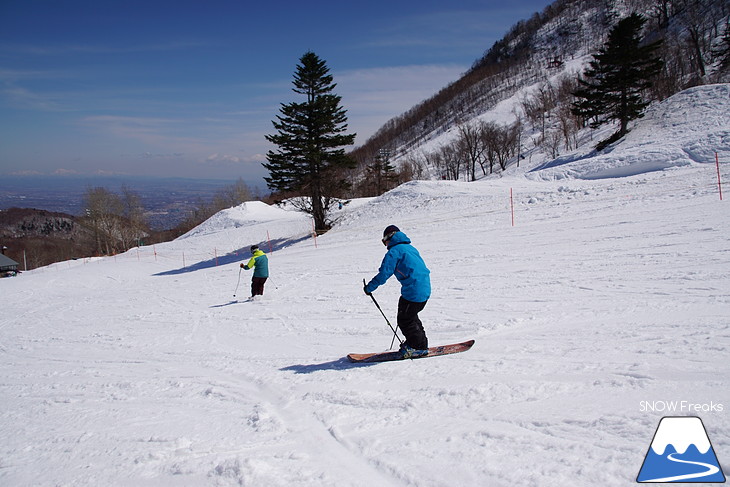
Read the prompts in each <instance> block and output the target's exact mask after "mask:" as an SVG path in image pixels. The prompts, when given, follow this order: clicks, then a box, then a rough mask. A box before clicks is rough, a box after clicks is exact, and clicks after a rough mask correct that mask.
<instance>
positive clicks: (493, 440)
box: [0, 164, 730, 487]
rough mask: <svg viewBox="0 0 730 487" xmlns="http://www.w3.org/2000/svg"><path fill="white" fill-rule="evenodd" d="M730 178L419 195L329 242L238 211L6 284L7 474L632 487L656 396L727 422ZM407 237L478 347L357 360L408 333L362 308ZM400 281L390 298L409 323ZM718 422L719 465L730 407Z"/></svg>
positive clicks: (371, 213) (334, 233)
mask: <svg viewBox="0 0 730 487" xmlns="http://www.w3.org/2000/svg"><path fill="white" fill-rule="evenodd" d="M715 177H716V174H715V170H714V167H710V165H706V164H704V165H703V164H690V165H687V166H684V167H680V168H674V169H667V170H664V171H656V172H652V173H647V174H639V175H635V176H631V177H626V178H619V179H607V180H566V179H562V180H558V181H535V180H529V179H527V178H524V177H521V176H513V177H504V178H501V179H491V180H484V181H482V182H478V183H455V182H413V183H408V184H405V185H403V186H401V187H400V188H397V189H396V190H394V191H391V192H390V193H388V194H386V195H384V196H383V197H380V198H375V199H369V200H363V201H356V202H353V203H352V205H351V206H348V207H346V208H345V210H344V211H343V212H342V214H341V216H342V220H341V222H340V224H339V225H338V226H336V227H335V228H334V229H333V230H331V231H330V232H328V233H327V234H325V235H323V236H321V237H319V238H318V239H317V243H316V247H315V244H314V242H313V240H312V239H310V238H304V236H306V232H307V228H311V227H310V225H311V224H310V222H309V220H307V219H306V218H302V217H301V216H300V215H298V214H296V213H289V214H288V215H287V214H281V213H276V212H273V213H272V212H270V213H271V214H272V215H273V217H272V216H271V215H270V214H267V215H266V218H262V219H261V222H260V223H256V218H255V211H256V208H253V207H252V208H250V209H249V210H245V209H242V208H238V209H232V210H230V211H228V213H227V214H226V215H224V216H225V218H223V217H220V221H222V222H224V223H220V225H229V226H226V227H225V228H221V229H220V231H216V226H215V225H214V224H213V223H211V224H209V225H207V226H206V227H205V228H204V229H202V230H204V231H202V230H201V231H200V232H197V233H196V234H193V235H188V236H185V237H184V238H181V239H178V240H176V241H174V242H169V243H167V244H160V245H157V246H156V249H154V251H155V253H153V249H150V248H142V249H140V250H139V253H137V250H133V251H130V252H128V253H127V254H123V255H120V256H117V257H116V258H103V259H92V260H87V261H74V262H68V263H61V264H58V265H55V266H50V267H48V268H44V269H39V270H36V271H32V272H28V273H23V274H22V275H21V276H20V277H18V278H12V279H3V280H0V295H2V296H3V298H4V299H3V303H4V306H5V309H4V314H3V316H2V317H0V398H1V399H0V405H1V406H2V407H0V437H2V438H3V442H2V445H0V484H2V485H8V486H25V485H33V486H55V485H89V486H91V485H107V486H187V485H196V486H197V485H211V486H240V485H244V486H262V485H266V486H297V485H301V486H338V487H342V486H367V485H384V486H423V487H432V486H433V487H435V486H451V485H460V486H482V485H490V486H496V487H502V486H504V487H507V486H510V487H512V486H516V485H519V486H540V487H542V486H564V485H571V486H589V485H590V486H592V485H601V486H625V485H630V484H633V482H634V479H635V477H636V474H637V472H638V470H639V468H640V466H641V463H642V460H643V457H644V454H645V452H646V449H647V446H648V445H649V443H650V441H651V435H652V433H653V432H654V430H655V428H656V425H657V423H658V421H659V419H660V418H661V416H662V415H663V414H662V412H659V411H657V412H646V411H641V410H640V406H639V404H640V401H645V400H646V401H663V400H688V401H691V402H693V403H701V404H706V403H710V402H714V403H720V404H723V405H724V406H725V407H726V408H727V407H730V393H729V392H728V391H730V384H729V383H728V380H729V379H728V378H730V365H729V362H728V360H727V357H728V352H729V350H730V312H729V311H730V283H729V280H728V276H729V275H730V245H728V244H729V243H730V220H729V219H728V202H727V201H723V202H720V201H719V198H718V195H717V186H716V180H715V179H714V178H715ZM510 189H512V190H513V192H514V202H515V223H516V224H515V226H514V227H512V226H511V215H510V205H509V192H510ZM246 211H248V212H249V213H254V214H253V215H252V216H251V215H249V216H250V217H248V216H247V217H246V218H247V219H246V221H247V222H248V223H247V224H245V225H239V224H237V223H235V222H236V221H237V220H236V215H239V214H244V215H247V213H246ZM225 222H228V223H225ZM230 222H233V223H230ZM390 223H395V224H397V225H398V226H400V228H401V229H402V230H404V231H405V232H406V234H407V235H408V236H409V237H410V238H411V239H412V240H413V242H414V244H415V245H416V246H417V247H418V249H419V251H420V252H421V254H422V255H423V256H424V258H425V260H426V262H427V263H428V265H429V267H430V268H431V271H432V274H431V275H432V282H433V284H434V285H433V288H434V293H433V295H432V298H431V300H430V301H429V303H428V305H427V306H426V308H425V310H424V312H423V313H422V315H421V316H422V319H423V321H424V325H425V327H426V331H427V333H428V336H429V340H430V343H431V344H432V345H438V344H445V343H454V342H456V341H462V340H466V339H470V338H474V339H475V340H476V344H475V345H474V347H473V348H472V349H471V350H470V351H468V352H466V353H462V354H457V355H453V356H445V357H437V358H433V359H428V360H418V361H404V362H398V363H385V364H350V363H349V362H347V360H346V359H345V358H344V357H345V355H346V354H347V353H349V352H374V351H379V350H384V349H386V348H387V347H388V345H389V344H390V340H391V336H392V332H391V331H390V330H389V329H388V327H387V325H386V324H385V322H384V320H383V318H382V316H381V315H380V313H379V312H378V311H377V309H376V308H375V307H374V306H373V303H372V301H371V300H370V299H369V298H368V297H367V296H365V295H364V294H363V293H362V279H363V278H365V279H369V278H371V277H372V276H373V275H374V274H375V273H376V271H377V268H378V265H379V263H380V260H381V258H382V255H383V250H384V249H383V246H382V244H381V243H380V241H379V237H380V234H381V232H382V229H383V228H384V227H385V226H386V225H387V224H390ZM267 232H268V234H269V236H270V238H271V239H272V240H274V241H276V242H277V245H278V247H277V248H276V249H275V252H274V253H273V254H271V256H270V266H271V271H272V276H271V279H270V280H269V282H268V283H267V285H266V295H265V296H264V297H263V299H261V300H257V301H250V302H244V299H243V298H241V296H246V295H247V292H248V286H249V284H250V273H246V272H245V271H244V273H242V276H241V283H240V287H239V299H236V298H232V294H233V291H234V288H235V285H236V282H237V278H238V274H239V268H238V263H239V262H240V261H242V260H245V259H247V258H248V256H247V254H245V252H240V249H246V248H248V246H249V245H250V244H251V243H262V242H266V240H267ZM213 249H215V251H214V250H213ZM182 252H185V254H186V257H185V258H186V260H187V265H186V266H183V265H182V262H181V261H182V259H181V258H180V256H181V253H182ZM235 252H239V255H236V253H235ZM215 255H217V256H218V259H219V265H217V266H216V257H215ZM193 256H197V257H195V258H194V257H193ZM392 281H393V280H391V282H388V283H387V284H386V285H385V286H383V287H381V288H380V289H378V290H377V291H376V297H377V299H378V302H379V303H380V305H381V307H382V309H383V310H384V312H385V313H386V315H387V316H389V318H390V320H391V322H395V309H396V305H397V300H398V285H397V283H395V282H392ZM701 415H702V417H703V420H704V422H705V424H706V425H707V426H708V432H709V433H710V435H711V437H712V440H713V445H714V447H715V450H716V451H717V452H718V457H720V460H721V461H722V460H723V455H725V456H727V452H728V451H730V420H728V415H727V413H726V412H723V413H718V412H702V413H701Z"/></svg>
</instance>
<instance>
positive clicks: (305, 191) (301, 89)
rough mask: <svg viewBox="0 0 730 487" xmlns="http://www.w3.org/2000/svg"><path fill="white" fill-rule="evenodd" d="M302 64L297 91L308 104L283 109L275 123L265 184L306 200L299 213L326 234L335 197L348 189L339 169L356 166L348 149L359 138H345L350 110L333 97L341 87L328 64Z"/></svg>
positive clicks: (311, 58) (309, 59)
mask: <svg viewBox="0 0 730 487" xmlns="http://www.w3.org/2000/svg"><path fill="white" fill-rule="evenodd" d="M299 62H300V64H299V65H297V68H296V72H295V74H294V81H293V84H294V88H293V89H292V90H293V91H294V92H295V93H298V94H300V95H304V96H305V97H306V101H304V102H302V103H288V104H282V106H281V114H280V115H277V117H276V118H277V120H276V121H272V123H273V125H274V128H275V129H276V131H277V133H276V134H273V135H267V136H266V139H267V140H268V141H269V142H272V143H273V144H275V145H277V146H278V149H277V150H275V151H274V150H270V151H269V152H268V153H267V154H266V159H267V161H268V163H264V164H263V165H264V167H265V168H266V169H268V171H269V177H267V178H264V179H265V180H266V183H267V184H268V187H269V189H272V190H275V191H281V192H290V193H295V194H297V195H301V196H306V197H307V198H305V199H304V200H302V201H305V203H303V204H302V205H301V206H299V208H300V209H302V210H304V211H306V212H307V213H309V214H311V215H312V217H313V219H314V224H315V230H316V231H317V232H324V231H326V230H327V229H328V228H329V225H330V222H329V221H328V218H327V215H328V214H329V211H330V208H331V206H332V205H333V204H334V202H335V196H338V193H340V192H341V191H342V190H343V189H345V188H346V187H347V182H346V181H345V180H344V179H342V178H340V177H339V173H338V171H337V170H338V169H341V168H346V167H352V166H353V165H354V163H353V161H352V160H351V159H350V158H349V157H348V155H347V154H346V153H345V150H344V149H343V147H344V146H347V145H352V144H353V143H354V141H355V134H351V135H347V134H345V132H346V131H347V116H346V111H345V110H344V109H343V108H342V107H341V106H340V101H341V99H342V97H340V96H337V95H334V94H332V91H333V90H334V88H335V87H336V86H337V85H336V84H335V83H333V77H332V76H331V75H330V74H329V68H328V67H327V65H326V63H325V62H324V61H323V60H321V59H320V58H319V57H318V56H317V55H316V54H314V53H313V52H307V53H305V54H304V55H303V56H302V57H301V58H300V60H299Z"/></svg>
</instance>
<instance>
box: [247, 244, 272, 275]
mask: <svg viewBox="0 0 730 487" xmlns="http://www.w3.org/2000/svg"><path fill="white" fill-rule="evenodd" d="M243 268H244V269H246V270H249V269H253V277H269V258H268V257H267V256H266V254H265V253H264V252H263V250H261V249H259V250H257V251H255V252H254V253H253V257H251V260H249V261H248V263H247V264H245V265H244V266H243Z"/></svg>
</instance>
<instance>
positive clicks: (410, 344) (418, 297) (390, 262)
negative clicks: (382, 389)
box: [364, 225, 431, 358]
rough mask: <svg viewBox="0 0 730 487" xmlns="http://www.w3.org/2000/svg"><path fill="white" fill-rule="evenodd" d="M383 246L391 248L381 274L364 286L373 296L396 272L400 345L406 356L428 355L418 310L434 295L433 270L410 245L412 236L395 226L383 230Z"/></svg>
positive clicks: (379, 271)
mask: <svg viewBox="0 0 730 487" xmlns="http://www.w3.org/2000/svg"><path fill="white" fill-rule="evenodd" d="M383 245H385V246H386V247H387V248H388V252H387V253H386V254H385V257H383V262H382V263H381V264H380V269H379V270H378V274H377V275H376V276H375V277H373V278H372V279H371V280H370V282H369V283H367V284H366V285H365V287H364V291H365V294H368V295H370V294H371V293H372V292H373V291H375V290H376V289H377V288H378V287H379V286H382V285H383V284H385V282H386V281H387V280H388V279H389V278H390V277H391V276H392V275H395V277H396V279H398V281H399V282H400V284H401V297H400V299H399V300H398V326H399V327H400V329H401V332H403V335H404V336H405V338H406V340H405V342H404V343H403V345H401V353H402V354H403V357H405V358H413V357H419V356H423V355H426V354H427V353H428V338H427V337H426V332H425V331H424V330H423V324H422V323H421V320H420V319H419V318H418V313H420V312H421V310H423V308H424V307H425V306H426V302H427V301H428V298H429V297H431V278H430V274H431V271H429V270H428V268H427V267H426V263H425V262H424V261H423V259H422V258H421V255H420V254H419V253H418V250H416V248H415V247H414V246H413V245H411V241H410V239H409V238H408V237H407V236H406V234H405V233H403V232H401V231H400V230H399V229H398V227H396V226H395V225H389V226H388V227H387V228H386V229H385V231H384V232H383Z"/></svg>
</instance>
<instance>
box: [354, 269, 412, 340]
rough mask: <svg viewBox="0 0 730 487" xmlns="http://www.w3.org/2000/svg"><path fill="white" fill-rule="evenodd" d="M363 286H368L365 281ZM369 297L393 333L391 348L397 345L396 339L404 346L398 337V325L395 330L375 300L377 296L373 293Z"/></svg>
mask: <svg viewBox="0 0 730 487" xmlns="http://www.w3.org/2000/svg"><path fill="white" fill-rule="evenodd" d="M362 285H363V286H366V283H365V279H363V280H362ZM368 296H370V298H371V299H372V300H373V303H375V307H377V308H378V311H380V314H381V315H383V318H385V322H386V323H388V326H389V327H390V329H391V330H392V331H393V339H392V340H391V341H390V348H393V343H395V339H396V338H397V339H398V343H399V344H401V345H403V341H402V340H401V339H400V337H399V336H398V325H396V327H395V328H393V325H391V324H390V321H388V317H387V316H385V313H383V310H382V309H381V308H380V305H379V304H378V302H377V301H376V300H375V296H373V293H370V294H368Z"/></svg>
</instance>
